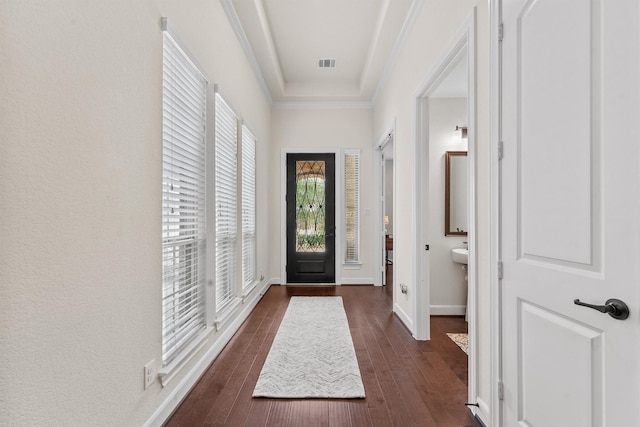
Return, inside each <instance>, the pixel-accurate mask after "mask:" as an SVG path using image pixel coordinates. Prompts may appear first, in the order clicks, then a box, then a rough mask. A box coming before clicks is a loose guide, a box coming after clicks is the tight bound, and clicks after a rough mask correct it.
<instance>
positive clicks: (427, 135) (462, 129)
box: [415, 12, 478, 413]
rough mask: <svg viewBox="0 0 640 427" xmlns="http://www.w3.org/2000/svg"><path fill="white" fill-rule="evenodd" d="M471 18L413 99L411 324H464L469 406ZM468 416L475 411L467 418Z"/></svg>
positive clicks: (424, 330)
mask: <svg viewBox="0 0 640 427" xmlns="http://www.w3.org/2000/svg"><path fill="white" fill-rule="evenodd" d="M475 80H476V76H475V12H474V13H472V15H471V16H470V17H469V18H468V20H467V22H466V23H465V25H463V27H462V28H461V30H460V31H459V32H458V35H457V37H456V38H455V39H454V42H453V43H452V45H451V46H450V47H449V49H448V50H447V51H446V52H445V53H444V54H443V56H442V57H441V60H440V61H439V62H438V65H436V67H435V68H434V70H433V71H432V73H431V74H430V75H429V76H428V78H427V79H426V80H425V82H424V84H423V85H422V86H421V87H420V89H419V90H418V91H417V96H416V110H415V111H416V141H415V143H416V145H415V152H416V171H417V174H416V182H415V185H416V247H415V257H416V259H415V263H416V277H415V281H416V283H418V284H420V286H417V287H416V294H417V295H416V299H415V301H416V305H415V312H416V325H415V336H416V338H417V339H420V340H428V339H430V338H431V316H465V318H466V319H467V321H468V326H467V329H468V337H467V338H468V355H469V357H468V373H469V374H468V392H469V397H468V398H469V400H468V401H469V402H476V401H477V394H478V393H477V383H478V382H477V378H476V376H477V368H476V366H477V344H476V343H477V340H476V336H477V318H476V277H477V271H476V225H475V218H476V191H475V188H476V186H475V181H476V168H475V156H476V149H475ZM474 413H475V412H474Z"/></svg>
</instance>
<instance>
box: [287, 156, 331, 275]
mask: <svg viewBox="0 0 640 427" xmlns="http://www.w3.org/2000/svg"><path fill="white" fill-rule="evenodd" d="M335 229H336V226H335V154H328V153H317V154H308V153H304V154H298V153H296V154H287V283H335V281H336V278H335V258H336V251H335V242H336V238H335Z"/></svg>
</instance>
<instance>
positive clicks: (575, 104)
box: [501, 0, 640, 426]
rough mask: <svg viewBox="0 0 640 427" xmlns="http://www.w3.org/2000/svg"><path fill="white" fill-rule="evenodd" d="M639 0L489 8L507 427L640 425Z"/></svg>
mask: <svg viewBox="0 0 640 427" xmlns="http://www.w3.org/2000/svg"><path fill="white" fill-rule="evenodd" d="M639 5H640V3H639V2H637V1H636V0H621V1H615V2H605V1H600V0H591V1H586V0H563V1H561V2H558V1H556V0H503V1H502V13H503V24H504V39H503V42H502V45H501V47H502V108H501V110H502V119H501V120H502V140H503V143H504V157H503V160H502V162H501V191H502V202H501V203H502V206H501V223H502V238H501V253H502V255H501V256H502V261H503V279H502V282H501V292H502V340H503V341H502V349H503V373H502V374H503V381H504V392H505V393H504V405H503V409H504V413H503V416H504V424H505V425H507V426H512V425H523V426H524V425H529V426H542V425H543V426H602V425H609V426H631V425H640V411H638V410H637V404H638V402H640V323H639V320H638V319H639V316H638V315H639V309H640V297H639V289H640V263H639V262H638V259H640V202H639V201H640V150H639V149H638V138H639V135H640V132H639V124H638V122H639V120H638V117H640V96H639V95H640V85H639V75H640V67H639V61H640V55H639V50H638V40H639V17H640V8H639ZM609 298H619V299H621V300H623V301H625V302H626V303H627V304H628V305H629V307H630V308H631V316H630V317H629V318H628V319H627V320H617V319H614V318H612V317H610V316H608V315H607V314H602V313H600V312H597V311H595V310H592V309H589V308H585V307H579V306H577V305H575V304H574V300H575V299H580V300H581V301H584V302H588V303H592V304H598V305H602V304H604V303H605V301H606V300H607V299H609Z"/></svg>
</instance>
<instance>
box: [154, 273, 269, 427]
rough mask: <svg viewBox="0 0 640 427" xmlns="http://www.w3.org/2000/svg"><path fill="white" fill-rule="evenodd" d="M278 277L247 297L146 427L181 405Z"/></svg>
mask: <svg viewBox="0 0 640 427" xmlns="http://www.w3.org/2000/svg"><path fill="white" fill-rule="evenodd" d="M277 282H278V279H270V280H268V281H267V282H266V283H265V284H264V285H263V286H262V287H260V288H259V290H258V292H256V293H254V295H252V296H251V297H250V298H247V299H246V300H245V303H244V307H243V308H242V311H240V313H239V314H238V316H237V317H236V318H235V319H234V320H233V321H232V322H231V324H229V327H228V328H226V329H225V330H224V331H223V332H222V333H221V334H220V335H218V336H217V337H215V341H214V342H213V344H212V345H211V347H210V348H209V350H207V352H206V353H205V354H204V355H203V356H202V357H201V358H200V360H199V361H198V362H197V363H196V365H195V366H194V367H193V368H192V369H191V371H189V373H188V374H187V375H185V377H184V378H183V379H182V381H180V384H178V385H177V386H176V388H175V389H174V390H173V391H172V392H171V394H170V395H169V396H168V397H167V398H166V399H165V400H164V402H162V404H161V405H160V406H159V407H158V409H156V411H155V412H154V413H153V415H151V417H150V418H149V419H148V420H147V422H146V423H145V424H144V426H145V427H155V426H161V425H162V424H163V423H164V422H165V421H166V420H167V418H169V416H171V414H172V413H173V411H175V409H176V408H177V407H178V406H179V405H180V403H181V402H182V400H183V399H184V398H185V397H186V396H187V394H188V393H189V392H190V391H191V389H192V388H193V386H194V385H195V384H196V383H197V382H198V380H199V379H200V377H201V376H202V374H204V372H205V371H206V370H207V368H208V367H209V365H211V363H212V362H213V361H214V360H215V358H216V357H218V355H219V354H220V352H222V349H224V347H225V346H226V345H227V344H228V343H229V341H230V340H231V338H232V337H233V335H234V334H235V333H236V332H237V331H238V329H240V326H241V325H242V323H243V322H244V321H245V320H246V319H247V317H249V314H251V312H252V311H253V309H254V308H255V306H256V305H257V304H258V302H259V301H260V299H261V298H262V296H263V295H264V294H265V293H266V292H267V290H268V289H269V287H270V286H271V284H272V283H277Z"/></svg>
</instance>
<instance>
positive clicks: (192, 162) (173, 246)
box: [162, 31, 207, 366]
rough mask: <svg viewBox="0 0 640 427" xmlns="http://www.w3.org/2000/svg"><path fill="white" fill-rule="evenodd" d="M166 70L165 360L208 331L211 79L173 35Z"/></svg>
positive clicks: (166, 38) (166, 45)
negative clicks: (208, 108) (207, 140)
mask: <svg viewBox="0 0 640 427" xmlns="http://www.w3.org/2000/svg"><path fill="white" fill-rule="evenodd" d="M162 63H163V67H162V70H163V72H162V75H163V80H162V282H163V287H162V362H163V365H164V366H166V365H168V364H169V363H171V362H172V361H173V360H174V359H175V358H176V356H177V355H179V354H180V352H181V351H182V350H183V349H185V347H187V346H188V345H189V344H190V343H191V342H192V341H193V340H194V338H196V337H197V335H198V333H199V332H200V331H201V330H203V329H204V328H205V326H206V325H205V314H204V300H205V299H204V248H205V243H206V242H205V232H206V224H205V122H206V97H207V81H206V80H205V78H204V76H203V75H202V73H201V72H200V71H199V70H198V68H197V67H196V66H195V65H194V64H193V63H192V62H191V61H190V60H189V58H188V57H187V55H186V54H185V53H184V51H183V50H182V49H181V48H180V47H179V46H178V44H177V43H176V42H175V40H174V39H173V38H172V37H171V36H170V34H169V33H168V32H167V31H164V32H163V61H162Z"/></svg>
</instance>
